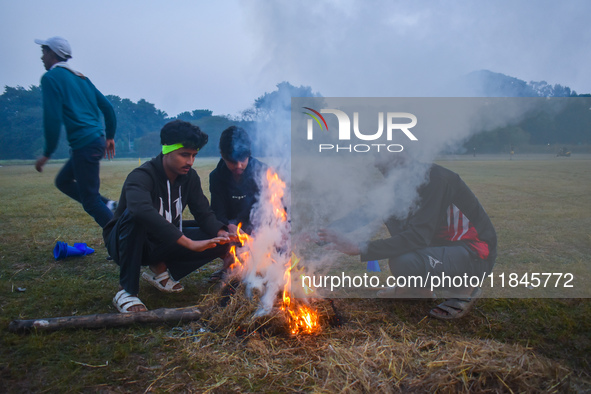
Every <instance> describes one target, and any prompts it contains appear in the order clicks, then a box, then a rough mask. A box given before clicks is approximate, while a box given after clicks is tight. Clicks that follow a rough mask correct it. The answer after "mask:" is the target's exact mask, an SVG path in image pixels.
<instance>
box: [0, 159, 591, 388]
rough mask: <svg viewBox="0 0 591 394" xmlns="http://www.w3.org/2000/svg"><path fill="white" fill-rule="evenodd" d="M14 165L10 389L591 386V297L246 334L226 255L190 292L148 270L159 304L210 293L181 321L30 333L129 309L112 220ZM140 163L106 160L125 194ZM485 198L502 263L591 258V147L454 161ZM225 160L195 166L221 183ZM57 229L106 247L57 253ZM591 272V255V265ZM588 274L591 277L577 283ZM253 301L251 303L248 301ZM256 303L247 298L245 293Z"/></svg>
mask: <svg viewBox="0 0 591 394" xmlns="http://www.w3.org/2000/svg"><path fill="white" fill-rule="evenodd" d="M3 164H4V166H3V167H1V168H0V201H1V202H2V204H0V312H1V313H0V391H2V392H14V393H17V392H19V393H20V392H31V391H32V392H80V391H85V392H87V391H90V392H139V391H157V392H161V391H195V392H204V391H212V392H228V391H237V392H260V391H274V392H284V391H304V392H309V391H314V392H334V391H350V392H391V391H401V390H402V391H404V390H407V391H408V390H410V391H436V390H439V391H444V392H445V391H449V392H456V391H491V392H498V391H506V392H538V391H547V392H553V391H557V392H577V391H580V392H583V391H589V390H591V377H590V375H589V374H590V373H591V365H590V363H591V356H590V354H591V302H590V301H589V299H587V298H566V299H561V298H530V299H518V298H509V299H507V298H485V299H482V300H480V302H479V303H478V304H477V306H476V308H475V309H474V310H473V312H472V313H471V314H470V315H469V316H467V317H465V318H463V319H461V320H459V321H453V322H442V321H438V320H433V319H430V318H428V317H426V316H427V315H428V311H429V309H430V308H432V306H433V303H432V302H428V301H391V300H375V299H339V300H336V301H335V304H336V305H337V307H338V308H339V310H340V311H341V312H342V313H343V314H344V316H345V318H346V320H347V323H346V324H345V325H343V326H341V327H330V326H329V325H325V326H324V327H323V330H322V332H321V333H319V334H318V335H315V336H311V337H295V338H294V337H288V336H285V335H278V336H270V337H263V336H259V335H251V336H248V337H246V338H244V337H240V336H238V335H236V330H237V327H236V326H234V325H232V323H231V320H229V323H228V324H226V325H224V324H219V322H218V324H214V323H215V316H216V314H224V313H225V314H228V313H229V312H228V311H223V310H220V309H216V308H217V307H216V305H215V303H213V304H212V301H211V300H212V297H215V296H216V294H218V293H219V289H217V288H216V287H214V286H211V285H209V284H208V283H207V281H206V279H207V277H208V276H209V275H210V273H211V272H213V271H214V270H215V269H217V268H218V267H219V265H220V262H219V261H217V262H214V263H212V264H210V265H208V266H205V267H203V268H202V269H200V270H199V271H198V272H195V273H193V274H192V275H190V276H189V277H187V278H185V279H183V283H184V285H185V288H186V290H185V291H184V292H183V293H181V294H171V295H168V294H166V295H165V294H162V293H159V292H158V291H157V290H155V289H153V288H151V287H149V286H148V285H146V284H145V283H142V285H141V290H140V293H141V296H142V300H143V301H144V302H145V303H146V304H147V305H148V307H149V308H150V309H156V308H160V307H182V306H189V305H200V306H202V307H203V308H204V310H206V312H207V313H206V315H207V316H209V317H208V318H207V319H203V320H202V321H199V322H195V323H191V324H186V325H181V326H176V325H174V324H161V325H158V324H152V325H135V326H129V327H123V328H109V329H95V330H64V331H55V332H42V331H39V332H32V333H30V334H14V333H11V332H9V331H8V329H7V327H8V324H9V322H10V321H11V320H14V319H32V318H41V317H57V316H70V315H87V314H95V313H111V312H115V309H114V307H113V306H112V305H111V299H112V297H113V295H114V293H115V291H116V287H117V280H118V269H117V266H116V265H115V264H114V263H113V262H110V261H107V260H106V257H107V254H106V251H105V249H104V244H103V241H102V237H101V232H100V229H99V228H98V226H97V225H96V224H95V223H94V221H93V220H92V219H91V218H90V217H89V216H88V215H86V214H85V213H84V212H83V210H82V208H81V207H80V206H79V205H77V204H76V203H74V202H73V201H71V200H69V199H68V198H67V197H65V196H63V195H61V194H60V193H59V192H58V191H57V189H55V187H54V186H53V178H54V177H55V174H56V173H57V171H58V170H59V168H60V166H61V164H59V163H53V164H49V165H48V166H47V167H46V170H45V172H44V173H42V174H38V173H36V172H35V171H34V169H33V166H32V165H30V164H29V165H10V163H3ZM137 164H138V162H137V161H114V162H107V163H104V164H103V167H102V172H101V176H102V178H103V179H102V189H101V191H102V192H103V194H105V195H107V196H110V197H111V198H115V199H116V198H117V197H118V194H119V191H120V187H121V184H122V182H123V180H124V179H125V176H126V175H127V173H129V171H130V170H131V169H132V168H134V167H135V166H137ZM441 164H443V165H444V166H446V167H448V168H450V169H452V170H454V171H456V172H458V173H459V174H460V175H461V176H462V178H463V179H464V180H465V181H466V183H467V184H468V185H469V186H470V187H471V188H472V190H473V191H474V192H475V194H476V195H477V196H478V197H479V199H480V201H481V202H482V204H483V206H484V207H485V208H486V210H487V212H488V213H489V215H490V216H491V219H492V221H493V223H494V224H495V227H496V229H497V232H498V235H499V258H498V264H499V267H509V268H510V269H514V270H523V271H525V270H527V269H529V268H531V266H532V265H533V266H538V265H540V266H542V267H554V272H558V271H559V270H562V269H565V267H569V268H572V267H575V268H576V267H579V269H580V270H582V271H581V274H582V275H584V274H587V272H585V269H584V268H582V269H581V268H580V267H585V266H586V265H587V266H588V264H589V259H590V256H591V230H590V229H591V197H590V193H589V191H590V190H589V185H590V184H591V171H589V169H590V168H591V158H584V157H583V158H578V159H577V158H575V157H572V158H551V157H548V158H544V159H537V158H530V159H529V160H519V158H518V157H515V158H514V160H511V161H509V160H507V158H490V157H484V156H483V157H477V158H469V159H466V158H464V159H463V160H457V161H443V162H441ZM214 166H215V161H213V160H200V161H198V162H196V164H195V167H196V169H197V171H198V172H199V173H200V174H201V175H202V179H203V181H204V190H207V188H208V185H207V178H208V177H207V176H206V175H207V174H208V173H209V171H210V170H211V169H213V167H214ZM56 241H65V242H68V243H70V244H72V243H74V242H86V243H87V244H88V245H89V246H91V247H93V248H94V249H95V250H96V252H95V253H94V254H92V255H89V256H85V257H83V258H70V259H66V260H61V261H55V260H54V259H53V255H52V249H53V246H54V245H55V242H56ZM587 270H588V269H587ZM576 284H577V286H582V287H586V286H588V285H587V284H586V283H581V282H577V283H576ZM236 302H238V301H236ZM245 302H247V301H245Z"/></svg>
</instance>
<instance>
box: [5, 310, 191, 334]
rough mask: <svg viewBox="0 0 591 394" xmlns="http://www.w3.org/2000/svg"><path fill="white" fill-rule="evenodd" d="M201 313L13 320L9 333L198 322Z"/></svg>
mask: <svg viewBox="0 0 591 394" xmlns="http://www.w3.org/2000/svg"><path fill="white" fill-rule="evenodd" d="M200 317H201V311H200V310H199V309H197V307H194V306H193V307H187V308H161V309H154V310H153V311H145V312H133V313H101V314H96V315H86V316H66V317H51V318H47V319H32V320H13V321H11V322H10V324H9V325H8V331H11V332H24V331H30V330H35V329H36V330H44V331H52V330H61V329H64V328H101V327H116V326H125V325H129V324H133V323H156V322H165V321H177V322H179V323H180V322H181V321H182V322H187V321H192V320H198V319H199V318H200Z"/></svg>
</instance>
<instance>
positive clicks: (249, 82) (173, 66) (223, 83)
mask: <svg viewBox="0 0 591 394" xmlns="http://www.w3.org/2000/svg"><path fill="white" fill-rule="evenodd" d="M590 15H591V1H588V0H563V1H556V0H551V1H547V0H535V1H531V0H525V1H524V0H510V1H505V0H494V1H468V0H461V1H410V0H409V1H392V0H389V1H368V0H364V1H362V0H332V1H321V0H320V1H319V0H314V1H297V0H290V1H287V0H284V1H272V0H258V1H256V0H244V1H236V0H231V1H215V2H214V1H198V0H176V1H164V0H161V1H154V0H152V1H151V0H116V1H113V0H103V1H93V2H90V1H80V0H72V1H69V0H52V1H41V0H21V1H9V0H0V34H1V37H2V39H1V40H0V53H1V56H0V85H1V86H5V85H8V86H11V87H14V86H17V85H19V86H23V87H28V86H30V85H38V84H39V80H40V77H41V75H42V74H43V72H44V69H43V65H42V63H41V60H40V56H41V49H40V47H39V46H38V45H36V44H35V43H34V42H33V40H34V39H35V38H42V39H46V38H49V37H51V36H54V35H59V36H63V37H65V38H66V39H68V40H69V42H70V44H71V46H72V52H73V58H72V59H71V60H70V62H69V63H70V64H71V66H72V67H73V68H75V69H78V70H79V71H81V72H82V73H84V74H86V75H87V76H89V77H90V79H91V80H92V81H93V82H94V84H95V85H96V86H97V87H98V88H99V90H101V91H102V92H103V93H104V94H106V95H107V94H114V95H118V96H120V97H121V98H129V99H131V100H133V101H137V100H139V99H141V98H143V99H145V100H147V101H149V102H151V103H154V104H155V105H156V107H157V108H159V109H162V110H164V111H166V112H167V113H168V115H170V116H175V115H177V114H178V113H180V112H183V111H190V110H194V109H210V110H212V111H213V112H214V114H230V115H237V114H238V113H239V112H240V111H242V110H244V109H246V108H248V107H249V106H251V105H252V103H253V102H254V100H255V99H256V98H257V97H259V96H261V95H262V94H264V93H265V92H271V91H273V90H274V89H275V86H276V85H277V84H278V83H279V82H282V81H288V82H290V83H291V84H293V85H296V86H299V85H305V86H311V87H312V89H313V91H314V92H319V93H321V94H322V95H323V96H347V97H349V96H353V97H354V96H359V97H361V96H442V95H443V96H445V95H446V93H445V88H446V86H449V84H450V83H453V81H454V80H455V79H456V78H458V77H460V76H461V75H463V74H466V73H469V72H471V71H475V70H481V69H488V70H491V71H495V72H500V73H503V74H507V75H510V76H513V77H517V78H520V79H523V80H525V81H528V82H529V81H532V80H533V81H540V80H545V81H547V82H548V83H550V84H556V83H559V84H561V85H566V86H569V87H570V88H571V89H574V90H576V91H577V92H578V93H591V77H590V73H589V67H590V64H591V50H590V49H589V45H590V44H589V43H591V23H589V16H590Z"/></svg>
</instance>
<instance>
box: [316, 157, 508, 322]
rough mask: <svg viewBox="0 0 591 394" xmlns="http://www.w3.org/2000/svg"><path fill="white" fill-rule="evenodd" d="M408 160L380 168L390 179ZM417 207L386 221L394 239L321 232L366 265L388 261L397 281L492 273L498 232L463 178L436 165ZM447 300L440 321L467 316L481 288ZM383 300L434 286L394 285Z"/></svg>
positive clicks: (453, 292) (456, 291) (455, 292)
mask: <svg viewBox="0 0 591 394" xmlns="http://www.w3.org/2000/svg"><path fill="white" fill-rule="evenodd" d="M404 165H405V161H404V159H403V160H397V159H385V160H384V159H383V158H381V159H380V160H378V161H377V162H376V167H377V168H378V169H379V170H380V172H382V174H384V176H387V175H388V173H389V172H390V171H392V170H393V169H398V170H402V171H403V170H404ZM417 202H418V207H417V208H416V209H415V210H413V211H412V212H411V213H410V214H409V215H408V217H407V218H405V219H398V218H396V217H391V218H388V219H387V220H386V223H385V224H386V227H387V228H388V231H389V233H390V237H389V238H386V239H378V240H373V241H370V242H369V243H367V244H357V243H355V242H352V241H351V240H350V239H348V238H347V237H346V236H345V235H343V234H342V233H339V232H336V231H334V230H332V229H322V230H320V232H319V234H318V235H319V236H320V239H321V240H323V241H325V242H331V243H333V244H334V246H333V248H334V249H337V250H339V251H341V252H343V253H346V254H348V255H352V256H354V255H360V257H361V261H371V260H380V259H388V262H389V266H390V270H391V272H392V275H393V276H394V277H400V276H404V277H406V278H409V277H411V276H414V277H416V276H420V277H422V278H428V277H434V276H438V277H439V278H441V277H442V274H445V275H446V276H448V277H464V275H468V276H470V277H473V276H476V277H478V278H482V277H483V276H484V275H488V274H490V273H491V271H492V269H493V266H494V263H495V259H496V256H497V250H496V249H497V236H496V232H495V229H494V227H493V225H492V223H491V221H490V219H489V217H488V215H487V214H486V212H485V211H484V209H483V208H482V205H480V202H479V201H478V199H477V198H476V196H475V195H474V193H472V191H471V190H470V188H468V186H467V185H466V184H465V183H464V181H462V179H461V178H460V177H459V175H458V174H456V173H454V172H452V171H450V170H448V169H446V168H444V167H441V166H439V165H436V164H432V165H431V166H430V168H429V171H428V178H427V181H426V183H424V184H423V185H422V186H421V187H420V188H419V190H418V199H417ZM444 294H446V296H449V298H448V299H447V300H445V301H444V302H442V303H441V304H439V305H437V306H436V307H435V308H433V309H432V310H431V311H430V314H431V316H433V317H436V318H439V319H455V318H460V317H462V316H464V315H465V314H466V313H468V311H469V310H470V308H471V307H472V305H473V304H474V301H475V300H476V299H477V298H478V297H479V296H480V295H481V290H480V288H479V287H471V286H469V285H468V286H458V287H453V286H452V288H447V289H445V292H444ZM378 296H379V297H384V298H391V297H392V298H394V297H401V298H405V297H433V294H432V292H431V291H430V286H425V287H422V288H421V287H419V288H411V287H406V288H402V287H393V288H390V289H385V290H381V291H380V292H378Z"/></svg>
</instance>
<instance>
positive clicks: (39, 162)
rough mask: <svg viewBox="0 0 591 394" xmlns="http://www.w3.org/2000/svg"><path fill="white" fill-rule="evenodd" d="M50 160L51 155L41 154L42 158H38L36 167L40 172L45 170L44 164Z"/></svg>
mask: <svg viewBox="0 0 591 394" xmlns="http://www.w3.org/2000/svg"><path fill="white" fill-rule="evenodd" d="M48 160H49V157H46V156H41V157H40V158H38V159H37V161H36V162H35V169H36V170H37V171H38V172H43V166H44V165H45V163H47V161H48Z"/></svg>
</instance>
